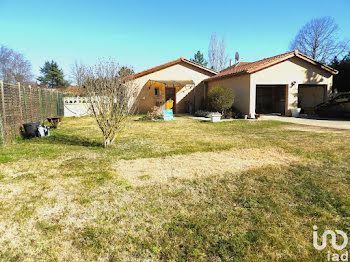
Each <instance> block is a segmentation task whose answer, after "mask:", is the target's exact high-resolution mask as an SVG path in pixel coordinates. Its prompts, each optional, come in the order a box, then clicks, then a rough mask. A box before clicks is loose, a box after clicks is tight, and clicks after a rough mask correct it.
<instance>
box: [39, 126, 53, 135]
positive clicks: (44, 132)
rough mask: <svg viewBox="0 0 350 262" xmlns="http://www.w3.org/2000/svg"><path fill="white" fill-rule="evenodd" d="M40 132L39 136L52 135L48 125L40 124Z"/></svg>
mask: <svg viewBox="0 0 350 262" xmlns="http://www.w3.org/2000/svg"><path fill="white" fill-rule="evenodd" d="M38 133H39V137H43V136H50V128H49V127H48V126H44V127H42V126H39V127H38Z"/></svg>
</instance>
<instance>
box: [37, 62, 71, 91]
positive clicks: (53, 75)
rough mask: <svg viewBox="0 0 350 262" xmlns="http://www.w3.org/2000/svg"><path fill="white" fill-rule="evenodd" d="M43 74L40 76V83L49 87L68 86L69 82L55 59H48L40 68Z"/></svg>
mask: <svg viewBox="0 0 350 262" xmlns="http://www.w3.org/2000/svg"><path fill="white" fill-rule="evenodd" d="M40 73H41V74H42V76H40V77H38V81H39V82H40V84H43V85H45V86H46V87H48V88H60V87H67V86H68V85H69V83H68V82H67V81H66V80H65V79H64V74H63V71H62V69H60V68H59V67H58V64H57V63H56V62H55V61H51V62H49V61H46V62H45V64H44V66H43V67H41V68H40Z"/></svg>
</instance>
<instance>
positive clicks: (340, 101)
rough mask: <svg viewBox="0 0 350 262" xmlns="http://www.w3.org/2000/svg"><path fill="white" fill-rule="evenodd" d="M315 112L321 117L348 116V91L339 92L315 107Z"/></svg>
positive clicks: (349, 108)
mask: <svg viewBox="0 0 350 262" xmlns="http://www.w3.org/2000/svg"><path fill="white" fill-rule="evenodd" d="M315 113H316V114H317V115H318V116H322V117H350V93H341V94H338V95H336V96H335V97H334V98H332V99H330V100H328V101H327V102H325V103H321V104H318V105H317V106H316V107H315Z"/></svg>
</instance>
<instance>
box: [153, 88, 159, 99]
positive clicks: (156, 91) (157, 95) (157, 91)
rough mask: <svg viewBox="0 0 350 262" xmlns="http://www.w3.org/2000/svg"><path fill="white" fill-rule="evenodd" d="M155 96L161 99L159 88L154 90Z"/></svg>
mask: <svg viewBox="0 0 350 262" xmlns="http://www.w3.org/2000/svg"><path fill="white" fill-rule="evenodd" d="M154 96H155V97H159V88H158V87H156V88H154Z"/></svg>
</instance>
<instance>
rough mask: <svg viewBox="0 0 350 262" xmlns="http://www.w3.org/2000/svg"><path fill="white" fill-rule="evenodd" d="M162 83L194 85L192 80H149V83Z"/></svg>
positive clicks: (165, 85) (180, 85)
mask: <svg viewBox="0 0 350 262" xmlns="http://www.w3.org/2000/svg"><path fill="white" fill-rule="evenodd" d="M154 84H156V85H162V86H164V87H184V86H186V85H194V82H193V81H192V80H148V82H147V85H149V86H152V85H154Z"/></svg>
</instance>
